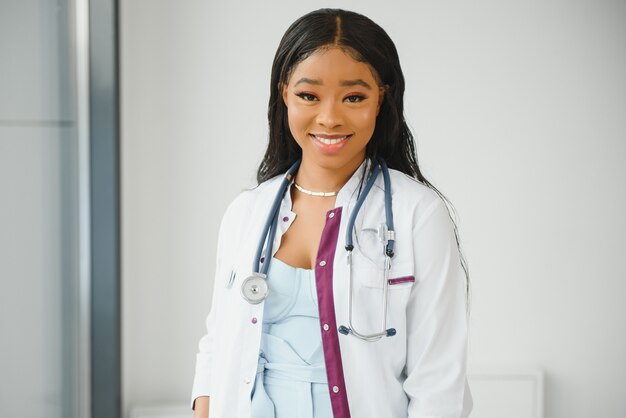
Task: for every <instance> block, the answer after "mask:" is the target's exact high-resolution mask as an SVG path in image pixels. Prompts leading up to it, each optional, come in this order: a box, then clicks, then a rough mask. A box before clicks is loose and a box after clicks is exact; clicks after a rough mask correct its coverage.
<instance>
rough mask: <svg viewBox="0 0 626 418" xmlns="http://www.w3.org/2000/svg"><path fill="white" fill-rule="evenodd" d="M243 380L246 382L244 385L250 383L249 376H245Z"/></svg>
mask: <svg viewBox="0 0 626 418" xmlns="http://www.w3.org/2000/svg"><path fill="white" fill-rule="evenodd" d="M243 381H244V382H246V385H249V384H250V378H249V377H246V378H245V379H243Z"/></svg>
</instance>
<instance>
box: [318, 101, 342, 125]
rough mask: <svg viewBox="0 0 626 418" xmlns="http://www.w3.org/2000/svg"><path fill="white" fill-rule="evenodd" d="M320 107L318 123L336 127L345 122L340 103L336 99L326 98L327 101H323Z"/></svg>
mask: <svg viewBox="0 0 626 418" xmlns="http://www.w3.org/2000/svg"><path fill="white" fill-rule="evenodd" d="M318 109H319V113H318V114H317V123H318V124H320V125H322V126H324V127H326V128H334V127H337V126H341V124H342V123H343V117H342V114H341V109H340V105H339V104H338V103H336V102H335V101H334V100H326V101H325V102H322V103H321V104H320V106H319V107H318Z"/></svg>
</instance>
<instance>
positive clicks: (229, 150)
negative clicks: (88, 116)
mask: <svg viewBox="0 0 626 418" xmlns="http://www.w3.org/2000/svg"><path fill="white" fill-rule="evenodd" d="M391 4H393V6H390V5H391ZM287 5H288V6H287ZM323 5H330V6H334V7H336V6H340V7H343V8H346V9H352V10H356V11H359V12H361V13H364V14H366V15H368V16H370V17H371V18H372V19H373V20H375V21H376V22H378V23H379V24H380V25H381V26H382V27H383V28H385V29H386V30H387V32H388V33H389V34H390V36H391V37H392V39H393V40H394V41H395V42H396V45H397V47H398V50H399V53H400V58H401V61H402V65H403V69H404V73H405V77H406V79H407V93H406V94H407V95H406V102H407V109H406V114H407V119H408V120H409V123H410V125H411V126H412V127H413V128H414V130H415V132H416V134H417V138H418V139H417V140H418V153H419V158H420V163H421V166H422V167H423V169H424V171H425V174H426V176H427V177H428V178H429V179H430V180H431V181H432V182H433V183H434V184H435V185H437V186H438V187H439V188H440V190H442V191H443V192H444V194H446V196H447V197H448V198H450V199H451V200H452V202H453V203H454V205H455V206H456V208H457V210H458V212H459V213H460V224H459V228H460V233H461V239H462V246H463V250H464V253H465V255H466V257H467V259H468V262H469V266H470V274H471V279H472V288H473V291H472V294H473V298H472V311H471V335H470V353H469V356H470V363H471V365H472V368H479V367H482V366H504V367H507V366H513V367H516V366H533V367H540V368H542V369H543V370H545V373H546V375H545V376H546V382H545V416H546V417H548V418H588V417H591V416H593V417H607V418H610V417H615V418H617V417H623V416H625V415H626V398H624V397H623V388H624V387H626V360H625V358H624V353H626V327H624V318H626V307H625V305H624V304H623V303H621V300H622V299H623V295H624V294H626V273H624V270H623V269H622V268H621V260H622V258H623V257H624V256H623V254H624V253H625V252H626V245H625V244H624V241H623V237H624V236H625V235H626V221H625V220H624V216H623V214H624V213H626V187H624V180H625V178H626V177H625V175H626V141H625V140H626V118H625V116H626V79H625V78H624V74H626V26H625V22H626V19H625V18H626V2H623V1H607V0H604V1H595V2H588V1H581V0H578V1H565V0H560V1H552V2H541V1H486V0H482V1H475V2H454V3H453V4H451V3H449V2H411V1H402V2H400V1H397V2H394V3H389V2H383V3H381V2H379V1H358V2H357V1H333V2H328V1H326V2H314V1H301V2H297V3H287V2H279V1H276V0H272V1H265V2H254V1H247V2H206V1H200V0H197V1H191V0H186V1H177V2H169V1H163V0H161V1H157V0H135V1H126V2H121V23H122V26H121V29H122V33H121V41H122V45H121V46H122V49H121V51H122V61H121V64H122V72H121V74H122V112H123V113H122V116H123V117H122V141H123V144H122V180H123V184H122V189H123V195H122V206H123V211H122V223H123V225H122V227H123V234H122V235H123V249H122V250H123V260H122V261H123V272H122V273H123V364H124V370H123V377H124V405H125V410H126V411H129V410H130V408H131V407H133V406H139V405H154V404H161V403H183V404H184V403H185V402H187V401H188V398H189V395H190V388H191V380H192V376H193V365H194V361H195V352H196V348H197V346H196V344H197V341H198V339H199V337H200V336H201V335H202V334H203V332H204V318H205V316H206V314H207V313H208V310H209V307H210V306H209V304H210V300H211V299H210V296H211V285H212V280H213V278H212V272H213V268H214V257H215V244H216V243H215V240H216V234H217V228H218V222H219V220H220V217H221V214H222V212H223V210H224V208H225V207H226V205H227V203H228V202H229V201H230V200H231V199H232V197H234V196H235V195H236V194H237V193H238V192H239V190H240V189H241V188H243V187H245V186H248V185H251V184H252V183H253V180H254V174H255V169H256V167H257V164H258V163H259V161H260V159H261V157H262V154H263V150H264V147H265V142H266V105H267V98H268V91H269V87H268V85H269V72H270V66H271V61H272V58H273V54H274V52H275V49H276V47H277V45H278V41H279V39H280V37H281V35H282V33H283V32H284V30H285V29H286V28H287V26H288V25H289V24H290V23H291V22H292V21H293V20H295V19H296V18H297V17H299V16H300V15H302V14H304V13H305V12H307V11H309V10H312V9H314V8H318V7H321V6H323ZM270 10H271V12H270ZM216 180H217V181H216ZM251 239H257V238H256V237H251ZM476 402H477V403H479V402H481V400H480V399H476ZM478 418H479V417H478Z"/></svg>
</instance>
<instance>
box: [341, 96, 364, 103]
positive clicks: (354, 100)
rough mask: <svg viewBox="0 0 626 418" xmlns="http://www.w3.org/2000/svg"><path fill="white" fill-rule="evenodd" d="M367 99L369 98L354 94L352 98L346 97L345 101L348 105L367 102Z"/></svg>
mask: <svg viewBox="0 0 626 418" xmlns="http://www.w3.org/2000/svg"><path fill="white" fill-rule="evenodd" d="M366 98H367V97H365V96H361V95H360V94H353V95H352V96H348V97H346V98H345V99H344V100H346V101H347V102H348V103H359V102H362V101H363V100H365V99H366Z"/></svg>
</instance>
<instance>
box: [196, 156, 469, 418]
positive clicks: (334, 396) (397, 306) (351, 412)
mask: <svg viewBox="0 0 626 418" xmlns="http://www.w3.org/2000/svg"><path fill="white" fill-rule="evenodd" d="M367 162H368V160H367V159H366V160H365V161H364V162H363V164H361V166H360V167H359V168H358V169H357V170H356V172H355V173H354V174H353V175H352V177H351V178H350V179H349V180H348V182H347V183H346V184H345V185H344V186H343V188H342V189H341V190H340V191H339V193H338V194H337V197H336V201H335V209H333V210H332V211H329V212H328V213H327V216H326V226H325V229H324V232H323V233H322V238H323V239H322V242H321V243H320V253H318V260H317V262H316V263H317V264H316V266H315V269H316V271H315V273H316V277H317V280H318V281H319V280H320V277H324V278H326V281H327V282H328V283H330V282H332V286H326V287H325V289H326V294H325V295H320V292H322V293H324V288H320V285H318V298H319V297H322V298H325V299H326V301H328V300H330V301H331V305H328V304H326V308H328V307H329V306H330V309H326V308H322V302H321V300H320V327H321V329H322V330H323V331H322V337H323V339H324V341H323V342H324V344H323V345H324V354H325V359H326V363H327V364H326V369H327V373H328V375H329V389H330V396H331V402H332V405H333V411H334V416H335V418H347V417H350V416H351V417H353V418H369V417H372V418H374V417H375V418H381V417H384V418H407V417H408V418H418V417H419V418H427V417H428V418H459V417H466V416H468V415H469V412H470V411H471V409H472V398H471V394H470V391H469V387H468V386H467V381H466V357H467V354H466V353H467V316H466V303H465V301H466V295H465V275H464V272H463V269H462V267H461V263H460V258H459V252H458V249H457V244H456V240H455V236H454V230H453V224H452V221H451V219H450V217H449V215H448V211H447V209H446V206H445V203H444V202H443V200H442V199H441V198H440V197H439V196H438V195H437V194H436V193H435V192H434V191H432V189H430V188H428V187H426V186H424V185H423V184H421V183H419V182H417V181H415V180H414V179H412V178H410V177H409V176H407V175H405V174H404V173H401V172H399V171H396V170H393V169H390V177H391V188H392V198H393V214H394V224H395V230H396V243H395V256H394V257H393V258H392V269H391V273H390V276H389V277H390V278H391V279H394V278H396V279H398V278H399V280H392V283H394V284H391V285H390V286H389V305H388V317H387V326H388V327H394V328H395V329H396V330H397V334H396V335H395V336H392V337H383V338H382V339H381V340H379V341H376V342H366V341H362V340H360V339H358V338H356V337H354V336H353V335H343V334H340V333H338V332H337V328H336V327H338V326H339V325H346V326H347V325H348V314H349V312H348V297H349V286H348V268H347V252H346V250H345V248H344V246H345V234H346V225H347V223H348V219H349V215H350V213H351V212H352V208H353V207H354V205H355V203H356V199H357V197H358V192H359V186H360V182H361V177H362V174H363V172H364V170H365V169H366V163H367ZM282 178H283V176H276V177H274V178H272V179H270V180H268V181H266V182H264V183H262V184H260V185H259V186H258V187H256V188H254V189H251V190H246V191H244V192H242V193H241V194H240V195H239V196H237V197H236V198H235V200H234V201H233V202H232V203H231V204H230V205H229V206H228V208H227V210H226V213H225V214H224V217H223V219H222V223H221V226H220V232H219V241H218V249H217V261H216V273H215V278H214V280H215V284H214V291H213V303H212V306H211V310H210V313H209V314H208V317H207V320H206V326H207V334H206V335H205V336H204V337H202V338H201V340H200V342H199V352H198V354H197V358H196V370H195V379H194V383H193V389H192V395H191V402H192V405H193V401H194V399H195V398H196V397H198V396H210V397H211V402H210V412H209V418H233V417H240V418H248V417H249V416H250V396H251V390H252V388H253V386H254V377H255V373H256V370H257V360H258V354H259V347H260V341H261V334H262V321H263V303H260V304H257V305H252V304H250V303H248V302H247V301H245V300H244V299H243V298H242V295H241V284H242V282H243V280H245V279H246V278H247V277H248V276H250V274H251V273H252V259H253V257H254V253H255V250H256V247H257V245H258V242H259V240H260V235H261V233H262V231H261V230H262V228H263V225H264V223H265V221H266V219H267V214H268V212H269V208H270V206H271V204H272V202H273V200H274V198H275V196H276V193H277V191H278V188H279V186H280V183H281V180H282ZM331 212H332V213H333V215H330V213H331ZM329 215H330V216H329ZM295 217H296V214H295V213H294V212H292V211H291V196H290V193H289V192H287V193H285V196H284V198H283V200H282V204H281V207H280V211H279V223H278V230H277V231H276V236H275V239H274V245H273V249H272V255H273V254H274V253H275V252H276V251H277V250H278V248H279V246H280V240H281V236H282V234H283V233H285V231H287V229H288V228H289V226H290V225H291V223H292V222H293V221H294V219H295ZM335 221H338V222H336V223H335V224H332V222H335ZM384 222H385V210H384V185H383V176H382V173H380V174H379V176H378V178H377V180H376V182H375V184H374V186H373V187H372V189H371V190H370V193H369V195H368V196H367V198H366V200H365V202H364V204H363V206H362V207H361V210H360V211H359V214H358V216H357V218H356V222H355V232H354V233H353V237H354V246H355V249H354V251H353V280H354V296H353V298H354V302H353V309H354V314H353V315H354V318H353V324H354V326H355V327H356V328H357V330H358V331H359V332H362V333H372V332H378V331H379V330H380V326H381V315H382V295H383V289H382V286H383V267H384V255H383V251H382V244H381V243H380V241H379V240H378V238H377V229H378V225H379V224H381V223H384ZM333 225H334V226H333ZM335 240H336V243H335V242H334V241H335ZM329 244H330V245H332V246H333V251H334V254H330V256H329V253H328V251H326V253H324V254H321V253H323V251H321V249H322V247H323V246H326V247H328V246H329ZM333 256H334V260H332V258H333ZM324 258H326V259H330V261H331V262H329V263H326V262H325V261H326V260H323V259H324ZM270 292H271V289H270ZM328 292H330V294H329V293H328ZM329 297H330V299H329ZM333 309H334V312H333ZM333 322H334V323H333ZM328 324H331V325H332V326H331V327H328V326H325V325H328ZM333 344H334V345H333ZM333 347H334V348H335V350H334V351H333Z"/></svg>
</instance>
